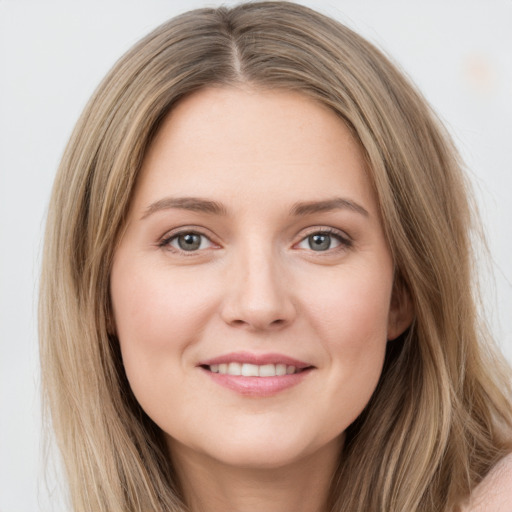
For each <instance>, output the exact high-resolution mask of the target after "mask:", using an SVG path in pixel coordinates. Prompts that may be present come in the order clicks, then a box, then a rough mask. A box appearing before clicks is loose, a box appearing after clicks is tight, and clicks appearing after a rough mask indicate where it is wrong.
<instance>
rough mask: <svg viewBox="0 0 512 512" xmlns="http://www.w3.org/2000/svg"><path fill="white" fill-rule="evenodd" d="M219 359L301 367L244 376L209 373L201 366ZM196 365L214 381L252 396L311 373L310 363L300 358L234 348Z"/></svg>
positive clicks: (281, 388)
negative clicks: (272, 374)
mask: <svg viewBox="0 0 512 512" xmlns="http://www.w3.org/2000/svg"><path fill="white" fill-rule="evenodd" d="M222 363H249V364H256V365H258V366H261V365H264V364H286V365H287V366H295V367H296V368H297V369H302V371H301V372H299V373H294V374H291V375H279V376H275V377H244V376H242V375H225V374H224V375H223V374H220V373H213V372H211V371H209V370H207V369H206V368H204V366H210V365H212V364H222ZM198 366H200V367H203V368H202V371H204V372H205V373H206V374H207V375H208V376H209V377H210V378H211V379H212V380H213V381H214V382H215V383H217V384H219V385H221V386H223V387H225V388H228V389H230V390H232V391H235V392H236V393H239V394H241V395H245V396H253V397H268V396H273V395H276V394H277V393H279V392H281V391H284V390H285V389H289V388H291V387H293V386H296V385H297V384H299V383H300V382H302V380H303V379H305V378H306V376H307V375H309V374H310V373H311V370H312V369H313V367H312V366H311V365H309V364H307V363H305V362H303V361H299V360H297V359H293V358H291V357H288V356H283V355H281V354H260V355H259V354H250V353H248V352H236V353H231V354H226V355H223V356H219V357H215V358H213V359H208V360H207V361H202V362H201V363H200V364H199V365H198Z"/></svg>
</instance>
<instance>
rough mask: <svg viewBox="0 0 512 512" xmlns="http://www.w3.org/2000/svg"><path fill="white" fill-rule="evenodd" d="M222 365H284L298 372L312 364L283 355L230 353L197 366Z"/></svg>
mask: <svg viewBox="0 0 512 512" xmlns="http://www.w3.org/2000/svg"><path fill="white" fill-rule="evenodd" d="M223 363H228V364H229V363H241V364H242V363H249V364H256V365H258V366H262V365H264V364H285V365H287V366H295V368H297V369H299V370H303V369H304V368H309V367H312V366H313V365H312V364H309V363H306V362H304V361H299V360H298V359H294V358H293V357H289V356H285V355H283V354H272V353H268V354H252V353H250V352H231V353H229V354H224V355H221V356H218V357H214V358H213V359H207V360H205V361H201V362H200V363H199V364H198V366H211V365H212V364H223Z"/></svg>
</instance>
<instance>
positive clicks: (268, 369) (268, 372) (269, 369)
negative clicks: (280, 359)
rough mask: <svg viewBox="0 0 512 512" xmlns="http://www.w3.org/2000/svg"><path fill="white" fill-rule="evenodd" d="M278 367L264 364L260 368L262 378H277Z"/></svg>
mask: <svg viewBox="0 0 512 512" xmlns="http://www.w3.org/2000/svg"><path fill="white" fill-rule="evenodd" d="M275 375H276V366H275V365H274V364H264V365H262V366H260V377H275Z"/></svg>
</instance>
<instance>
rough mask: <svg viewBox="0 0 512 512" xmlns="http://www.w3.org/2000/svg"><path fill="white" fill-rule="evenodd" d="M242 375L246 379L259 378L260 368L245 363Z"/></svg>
mask: <svg viewBox="0 0 512 512" xmlns="http://www.w3.org/2000/svg"><path fill="white" fill-rule="evenodd" d="M242 375H243V376H244V377H258V375H259V373H258V366H257V365H255V364H248V363H244V364H243V365H242Z"/></svg>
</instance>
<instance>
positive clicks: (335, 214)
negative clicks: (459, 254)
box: [111, 87, 411, 512]
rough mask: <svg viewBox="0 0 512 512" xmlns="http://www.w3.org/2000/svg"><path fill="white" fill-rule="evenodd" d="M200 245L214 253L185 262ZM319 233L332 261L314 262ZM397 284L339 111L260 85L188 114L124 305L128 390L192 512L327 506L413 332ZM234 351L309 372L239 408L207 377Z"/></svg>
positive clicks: (120, 320) (120, 268)
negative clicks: (346, 456)
mask: <svg viewBox="0 0 512 512" xmlns="http://www.w3.org/2000/svg"><path fill="white" fill-rule="evenodd" d="M177 198H199V199H201V200H207V201H214V202H215V204H216V205H217V206H220V210H221V211H214V210H213V209H212V208H211V207H210V208H206V209H205V207H204V204H203V205H202V206H201V207H200V205H199V203H198V202H197V201H195V200H194V201H190V200H187V201H180V202H179V203H176V201H174V200H176V199H177ZM334 198H342V199H343V200H344V202H339V201H338V203H336V205H334V206H336V207H334V206H333V204H332V200H333V199H334ZM173 201H174V203H173ZM318 202H324V203H323V206H324V208H323V209H319V208H318V205H317V207H316V208H312V207H311V204H312V203H318ZM326 202H331V204H330V206H331V208H327V207H326ZM298 203H307V205H308V206H307V207H304V205H303V208H302V209H300V208H299V210H301V211H299V212H297V204H298ZM210 206H211V205H210ZM328 206H329V205H328ZM294 209H295V211H294ZM297 213H300V214H297ZM191 232H193V233H197V234H200V235H201V236H200V237H199V238H198V239H199V240H200V246H199V248H198V249H197V250H192V251H184V250H182V249H180V240H181V242H183V241H184V240H185V239H184V238H183V236H184V234H186V233H191ZM179 233H181V236H182V237H181V238H178V234H179ZM314 234H317V236H318V235H319V236H320V237H321V240H323V241H324V242H325V241H326V242H329V241H330V243H331V245H330V247H328V248H327V249H326V248H325V244H324V245H323V246H321V249H322V250H314V249H313V248H316V249H318V248H319V247H318V246H316V245H315V244H314V243H313V245H311V243H312V239H311V238H310V237H311V236H312V235H314ZM312 247H313V248H312ZM393 282H394V268H393V261H392V258H391V254H390V251H389V247H388V245H387V242H386V239H385V236H384V232H383V228H382V223H381V220H380V218H379V213H378V205H377V202H376V199H375V197H374V195H373V192H372V187H371V184H370V182H369V180H368V176H367V172H366V169H365V164H364V157H363V153H362V150H361V148H360V147H359V145H358V144H357V143H356V142H355V140H354V139H353V137H352V136H351V134H350V132H349V130H348V129H347V127H346V126H345V125H344V123H343V122H342V121H341V120H340V119H339V118H338V117H337V116H336V115H335V114H334V113H333V112H332V111H330V110H328V109H327V108H326V107H324V106H322V105H319V104H318V103H316V102H314V101H313V100H311V99H309V98H307V97H306V96H303V95H301V94H299V93H295V92H289V91H261V90H256V89H253V88H250V87H240V88H234V87H224V88H221V87H219V88H208V89H205V90H202V91H200V92H197V93H195V94H193V95H191V96H189V97H188V98H187V99H185V100H183V101H182V102H180V103H179V104H178V105H177V107H176V108H175V109H174V110H173V111H172V113H171V114H170V115H169V116H168V117H167V119H166V120H165V121H164V123H163V125H162V127H161V129H160V131H159V133H158V134H157V137H156V138H155V140H154V141H153V143H152V145H151V147H150V149H149V152H148V154H147V156H146V158H145V161H144V164H143V168H142V171H141V175H140V178H139V180H138V183H137V186H136V189H135V194H134V198H133V201H132V204H131V207H130V211H129V215H128V219H127V226H126V231H125V234H124V236H123V238H122V240H121V242H120V245H119V247H118V249H117V252H116V254H115V258H114V263H113V269H112V275H111V296H112V302H113V310H114V317H115V324H116V331H117V335H118V337H119V340H120V344H121V352H122V356H123V362H124V366H125V369H126V374H127V376H128V379H129V382H130V385H131V387H132V389H133V391H134V393H135V396H136V397H137V400H138V401H139V402H140V404H141V405H142V407H143V408H144V410H145V411H146V412H147V414H148V415H149V416H150V417H151V418H152V419H153V420H154V421H155V423H156V424H157V425H158V426H159V427H160V428H161V429H162V430H163V432H164V433H165V436H166V439H167V441H168V446H169V452H170V455H171V457H172V458H173V460H174V462H175V464H176V466H177V469H178V473H179V478H180V480H181V483H182V487H183V489H184V493H185V498H186V500H187V502H188V503H189V505H190V507H191V509H192V510H202V509H206V508H207V510H209V511H216V510H232V511H237V510H239V511H244V512H248V511H260V510H261V511H267V512H268V511H270V512H272V511H274V510H275V511H278V510H279V511H282V510H296V511H304V512H305V511H320V510H324V507H325V499H326V496H327V493H328V488H329V480H330V478H331V476H332V473H333V471H334V469H335V465H336V463H337V461H338V458H339V453H340V450H341V448H342V446H343V439H344V434H343V433H344V431H345V429H346V428H347V427H348V425H350V424H351V423H352V422H353V421H354V419H355V418H356V417H357V416H358V415H359V414H360V412H361V411H362V409H363V408H364V407H365V405H366V404H367V403H368V401H369V399H370V397H371V395H372V393H373V391H374V389H375V386H376V384H377V382H378V379H379V376H380V374H381V370H382V364H383V359H384V353H385V348H386V344H387V342H388V340H393V339H394V338H396V337H397V336H398V335H399V334H401V333H402V332H403V331H404V330H405V329H406V328H407V326H408V325H409V323H410V321H411V311H410V307H409V305H408V302H407V300H406V298H404V297H397V296H395V294H394V292H393V289H394V287H393ZM235 351H237V352H238V351H245V352H248V353H251V354H255V355H261V354H268V353H279V354H283V355H286V356H289V357H293V358H295V359H298V360H301V361H304V362H307V363H308V365H310V366H312V369H311V370H310V371H309V372H308V373H307V375H306V376H305V377H304V378H303V379H302V380H301V381H300V383H298V384H297V385H295V386H293V387H291V388H288V389H286V390H284V391H281V392H279V393H276V394H274V395H271V396H263V397H262V396H251V395H247V394H242V393H238V392H236V391H233V390H231V389H227V388H225V387H223V386H220V385H219V384H218V383H217V382H215V381H214V380H213V379H212V378H211V375H209V374H208V372H207V371H206V370H205V369H203V368H201V367H200V366H199V364H201V362H202V361H205V360H207V359H210V358H213V357H217V356H219V355H224V354H228V353H231V352H235Z"/></svg>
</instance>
